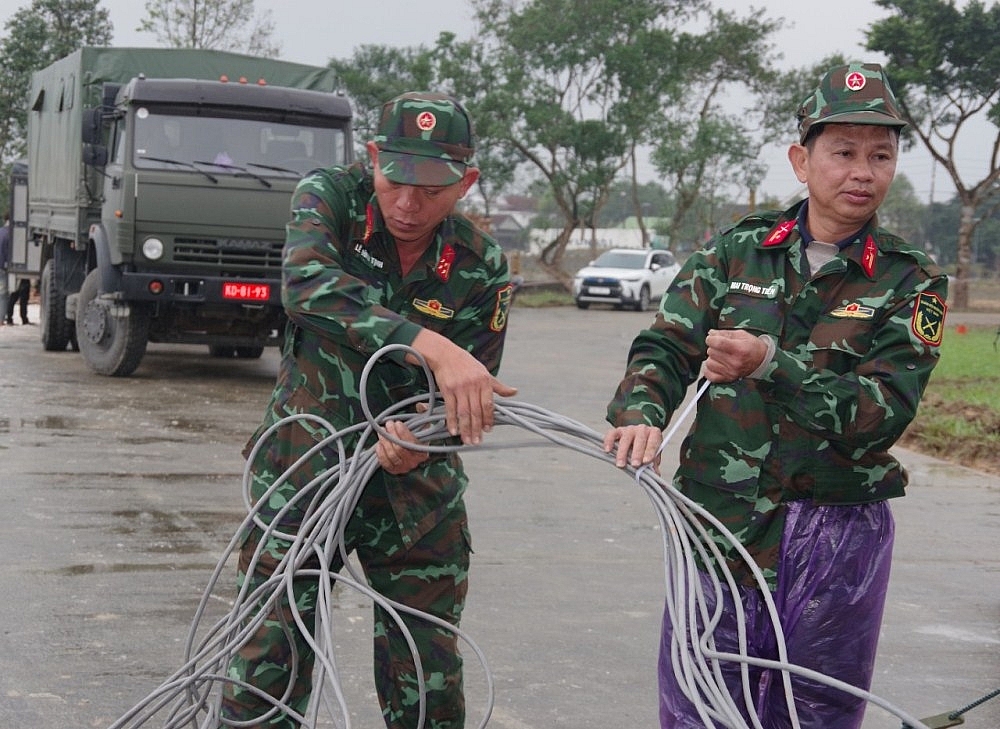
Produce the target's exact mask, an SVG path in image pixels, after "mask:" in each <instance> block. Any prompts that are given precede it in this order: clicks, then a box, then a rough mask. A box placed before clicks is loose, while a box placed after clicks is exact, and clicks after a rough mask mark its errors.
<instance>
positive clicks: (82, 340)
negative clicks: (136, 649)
mask: <svg viewBox="0 0 1000 729" xmlns="http://www.w3.org/2000/svg"><path fill="white" fill-rule="evenodd" d="M100 285H101V273H100V271H99V270H97V269H96V268H95V269H94V270H93V271H91V272H90V273H88V274H87V278H86V279H84V281H83V286H81V287H80V297H79V300H78V301H77V310H76V340H77V343H78V344H79V345H80V352H81V353H82V354H83V358H84V359H85V360H86V361H87V364H88V365H90V368H91V369H92V370H94V372H96V373H97V374H99V375H108V376H109V377H128V376H129V375H131V374H132V373H133V372H135V369H136V367H138V366H139V363H140V362H141V361H142V357H143V355H145V354H146V343H147V342H148V341H149V313H148V312H147V311H145V310H144V309H142V308H141V307H138V306H134V305H131V304H127V303H122V302H110V301H104V300H102V299H100V298H98V293H99V292H100ZM114 309H119V311H118V312H116V311H114ZM121 309H124V311H121ZM122 314H124V315H122Z"/></svg>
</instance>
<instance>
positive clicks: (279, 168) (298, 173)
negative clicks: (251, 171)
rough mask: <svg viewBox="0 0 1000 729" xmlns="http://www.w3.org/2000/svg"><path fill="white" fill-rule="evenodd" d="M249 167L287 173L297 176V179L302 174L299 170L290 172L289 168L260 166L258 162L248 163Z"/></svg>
mask: <svg viewBox="0 0 1000 729" xmlns="http://www.w3.org/2000/svg"><path fill="white" fill-rule="evenodd" d="M247 167H257V168H258V169H262V170H273V171H274V172H287V173H288V174H290V175H295V176H296V177H298V176H299V175H301V174H302V173H301V172H299V171H298V170H290V169H288V168H287V167H275V166H274V165H260V164H257V163H256V162H247Z"/></svg>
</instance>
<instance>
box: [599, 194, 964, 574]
mask: <svg viewBox="0 0 1000 729" xmlns="http://www.w3.org/2000/svg"><path fill="white" fill-rule="evenodd" d="M801 204H802V203H799V204H797V205H796V206H794V207H792V208H791V209H790V210H788V211H785V212H784V213H778V212H773V213H765V214H757V215H751V216H748V217H746V218H744V219H743V220H741V221H740V222H739V223H737V224H736V225H735V226H734V227H732V228H731V229H729V230H726V231H724V232H722V233H721V234H719V235H718V236H716V237H715V238H714V239H713V240H711V241H710V242H709V243H708V244H707V245H706V247H705V248H704V249H703V250H701V251H698V252H696V253H695V254H693V255H692V256H691V258H690V259H689V260H688V261H687V262H686V263H685V265H684V266H683V268H682V270H681V271H680V273H679V274H678V275H677V277H676V279H675V280H674V282H673V284H672V285H671V287H670V289H669V290H668V292H667V294H666V295H665V296H664V298H663V300H662V302H661V304H660V310H659V313H658V315H657V317H656V320H655V321H654V323H653V325H652V326H651V327H650V328H649V329H647V330H644V331H642V332H640V333H639V335H638V336H637V337H636V339H635V341H634V342H633V344H632V347H631V351H630V353H629V362H628V368H627V371H626V373H625V377H624V379H623V380H622V382H621V384H620V385H619V388H618V391H617V393H616V394H615V397H614V399H613V400H612V401H611V403H610V405H609V406H608V420H609V422H611V424H612V425H615V426H621V425H630V424H649V425H655V426H657V427H661V428H662V427H665V426H666V425H667V423H668V421H669V419H670V416H671V414H672V413H673V412H674V410H675V409H676V408H677V407H678V406H679V405H680V403H681V401H682V400H683V398H684V395H685V393H686V390H687V388H688V386H689V385H690V384H691V383H692V382H693V381H694V380H695V379H696V377H697V376H698V373H699V369H700V367H701V364H702V362H703V360H704V359H705V337H706V335H707V333H708V331H709V329H713V328H739V329H746V330H748V331H750V332H753V333H754V334H758V335H760V334H766V335H769V336H770V337H772V338H773V339H774V340H775V341H776V343H777V351H776V353H775V356H774V358H773V360H772V362H771V364H770V365H769V366H768V367H767V369H766V371H765V372H764V373H763V374H762V375H761V376H760V378H759V379H750V378H744V379H742V380H739V381H737V382H732V383H728V384H718V385H712V386H711V387H710V388H709V390H708V391H707V393H706V394H705V396H704V397H702V399H701V401H700V402H699V403H698V408H697V416H696V418H695V420H694V422H693V424H692V426H691V428H690V430H689V432H688V434H687V436H686V437H685V439H684V441H683V443H682V445H681V449H680V465H679V467H678V470H677V472H676V474H675V483H676V484H677V485H678V486H679V487H680V488H681V489H682V491H684V492H685V493H686V494H688V495H689V496H691V497H692V498H694V499H695V500H696V501H698V502H699V503H701V504H702V505H703V506H705V507H706V508H707V509H708V510H709V511H710V512H711V513H713V514H714V515H715V516H716V517H718V518H719V519H720V520H721V521H722V522H723V523H724V524H725V525H726V526H727V528H728V529H729V530H730V531H732V532H733V533H734V534H735V535H736V536H737V537H738V538H739V540H740V542H741V543H742V544H743V545H744V546H745V547H747V549H748V551H749V552H750V553H751V554H752V555H753V556H754V558H755V560H756V561H757V563H758V565H759V566H760V567H761V568H762V569H763V570H764V572H765V575H766V576H767V577H768V579H769V580H772V581H773V580H774V577H775V574H774V567H775V564H776V563H777V550H778V548H779V545H780V542H781V530H782V527H783V518H782V515H783V509H781V508H780V505H781V504H782V503H783V502H787V501H790V500H795V499H810V500H812V501H813V502H815V503H817V504H861V503H867V502H873V501H879V500H882V499H887V498H891V497H896V496H901V495H902V494H903V490H904V487H905V485H906V482H907V477H906V473H905V472H904V470H903V468H902V466H901V465H900V464H899V462H898V461H897V460H896V459H895V458H894V457H893V456H892V455H890V454H889V453H888V449H889V448H890V446H892V444H893V443H894V442H895V441H896V440H897V439H898V438H899V436H900V435H901V434H902V433H903V431H904V429H905V428H906V427H907V425H908V424H909V423H910V421H911V420H912V419H913V417H914V415H915V414H916V410H917V405H918V403H919V401H920V398H921V396H922V394H923V391H924V387H925V386H926V384H927V381H928V378H929V377H930V374H931V370H932V369H933V367H934V365H935V364H936V363H937V360H938V355H939V344H940V342H941V335H942V331H943V326H944V314H945V300H946V297H947V278H946V277H945V276H944V275H942V274H941V272H940V271H939V270H937V268H936V267H935V266H934V264H933V263H932V262H931V261H930V260H929V259H928V258H927V257H926V256H925V255H924V254H923V253H921V252H920V251H916V250H914V249H912V248H910V247H908V246H907V245H906V244H905V243H904V242H903V241H902V240H901V239H899V238H898V237H896V236H893V235H891V234H889V233H887V232H886V231H885V230H883V229H881V228H878V227H877V221H876V220H874V219H873V220H872V221H871V222H870V223H869V224H868V225H867V226H866V227H865V228H863V229H862V230H861V231H860V232H859V233H858V234H857V236H856V237H855V238H854V240H853V241H851V242H850V243H849V244H848V245H846V246H844V247H843V248H842V249H841V251H840V253H839V254H838V255H837V256H836V257H835V258H834V259H833V260H831V261H829V262H828V263H826V264H825V265H824V266H823V267H822V268H821V269H819V270H818V271H816V272H815V273H814V274H812V275H809V273H808V271H809V267H808V264H807V261H806V260H805V255H804V247H803V244H802V238H801V236H800V234H799V230H798V227H797V225H796V216H797V213H798V209H799V207H800V206H801ZM729 556H730V557H732V552H731V551H730V555H729ZM734 566H736V567H737V569H738V565H735V563H734ZM738 572H740V574H741V577H742V578H743V579H744V580H746V577H747V575H746V572H745V571H740V570H739V569H738ZM772 584H773V583H772Z"/></svg>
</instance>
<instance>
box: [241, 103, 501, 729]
mask: <svg viewBox="0 0 1000 729" xmlns="http://www.w3.org/2000/svg"><path fill="white" fill-rule="evenodd" d="M368 152H369V156H370V160H371V163H372V169H371V170H370V171H369V170H368V169H366V168H365V167H364V166H363V165H361V164H356V165H354V166H351V167H347V168H333V169H327V170H321V171H316V172H313V173H311V174H310V175H308V176H307V177H306V178H304V179H303V180H302V181H301V182H300V183H299V185H298V187H297V189H296V191H295V194H294V198H293V202H292V217H291V222H290V223H289V224H288V228H287V241H286V245H285V250H284V264H283V283H282V299H283V302H284V305H285V309H286V311H287V313H288V316H289V319H290V324H289V328H288V332H287V338H286V343H285V346H284V352H283V356H282V360H281V368H280V372H279V374H278V381H277V385H276V386H275V389H274V393H273V395H272V397H271V402H270V405H269V406H268V408H267V413H266V417H265V419H264V423H263V425H262V426H261V428H260V429H259V430H258V431H257V433H256V434H255V435H254V437H253V438H252V439H251V441H250V444H248V450H247V454H249V453H250V450H249V449H250V447H251V446H252V444H253V443H255V442H256V440H257V438H258V436H260V434H261V433H263V432H264V430H266V429H267V428H268V427H270V426H271V425H273V424H275V423H278V422H279V421H281V420H282V419H283V418H285V417H286V416H290V415H293V414H297V413H305V412H308V413H314V414H316V415H320V416H322V417H323V418H325V419H326V420H327V421H329V422H330V423H331V424H332V425H333V426H334V427H335V428H338V429H341V428H346V427H348V426H350V425H353V424H356V423H360V422H363V421H364V419H365V418H364V414H363V412H362V409H361V402H360V396H359V393H358V384H359V383H358V380H359V377H360V374H361V371H362V369H363V367H364V366H365V364H366V362H367V361H368V359H369V357H370V356H371V355H372V354H373V353H374V352H375V351H376V350H378V349H379V348H381V347H382V346H384V345H387V344H392V343H398V344H404V345H409V346H411V347H412V348H413V349H415V350H416V351H417V352H419V353H420V354H421V355H422V356H423V357H424V358H425V359H426V362H427V363H428V365H429V367H430V369H431V371H432V372H433V375H434V380H435V383H436V386H437V388H438V392H439V393H440V394H441V396H442V397H443V398H444V400H445V406H446V424H447V428H448V430H449V433H451V435H452V437H453V442H456V443H457V442H458V441H459V439H460V440H461V442H463V443H466V444H475V443H478V442H480V440H481V437H482V434H483V432H484V431H488V430H489V429H490V428H491V426H492V424H493V397H494V395H500V396H509V395H513V394H514V393H515V392H516V391H515V390H514V389H513V388H510V387H507V386H506V385H504V384H503V383H501V382H500V381H499V380H497V379H496V377H495V375H496V372H497V369H498V367H499V365H500V356H501V352H502V349H503V341H504V333H505V327H506V322H507V312H508V308H509V304H510V299H511V285H510V281H509V274H508V267H507V262H506V259H505V257H504V255H503V253H502V251H501V249H500V247H499V245H497V243H496V242H495V241H493V240H492V239H491V238H490V237H488V236H487V235H486V234H485V233H483V232H482V231H481V230H479V229H478V228H476V227H475V226H474V225H473V224H472V223H471V222H470V221H469V220H468V219H467V218H465V217H464V216H462V215H459V214H457V213H455V212H454V206H455V204H456V203H457V201H458V200H459V199H460V198H461V197H462V196H464V195H465V193H466V192H467V190H468V189H469V188H470V186H471V185H472V184H473V183H474V182H475V181H476V179H477V177H478V170H477V169H476V168H475V167H473V166H472V155H473V140H472V129H471V123H470V120H469V118H468V116H467V114H466V112H465V110H464V109H463V108H462V106H461V105H460V104H458V102H456V101H455V100H453V99H452V98H450V97H447V96H444V95H441V94H433V93H422V92H421V93H416V92H414V93H409V94H404V95H402V96H400V97H398V98H396V99H393V100H392V101H390V102H388V103H387V104H386V105H385V106H384V108H383V110H382V116H381V121H380V124H379V128H378V133H377V135H376V136H375V137H374V139H373V141H371V142H369V143H368ZM407 358H408V359H409V360H411V361H404V360H403V358H402V357H401V356H393V357H388V358H384V359H383V360H381V361H379V362H378V363H377V364H376V365H375V367H374V369H373V371H372V374H371V377H370V380H369V382H368V391H367V395H368V398H369V403H370V406H371V410H372V412H373V413H378V412H381V411H382V410H383V409H384V408H386V407H387V406H389V405H391V404H393V403H396V402H398V401H400V400H401V399H405V398H407V397H410V396H413V395H415V394H417V393H420V392H426V389H427V388H426V383H425V381H424V379H425V378H424V376H423V373H422V371H421V370H420V369H419V368H418V367H416V366H414V365H415V363H416V359H415V358H413V355H407ZM386 427H387V429H388V430H389V431H390V432H391V433H392V434H393V435H395V436H396V437H398V438H399V439H401V440H404V441H410V442H414V441H415V440H416V439H415V437H414V435H413V434H412V433H411V432H410V431H409V430H408V429H407V428H406V426H405V425H404V424H402V423H401V422H399V421H395V422H391V423H389V424H387V426H386ZM317 430H318V429H317V428H314V427H313V426H311V425H310V424H308V423H306V422H305V421H301V420H300V421H296V422H290V423H288V424H285V425H283V426H281V427H280V429H279V430H278V431H277V433H276V434H275V435H274V436H272V437H271V439H270V440H269V441H268V445H267V447H265V448H262V449H260V450H259V452H258V454H257V456H256V458H255V460H254V462H253V463H252V464H251V474H252V493H253V495H254V498H255V499H260V497H261V495H262V494H263V493H264V492H266V491H267V490H268V488H270V487H271V485H272V484H273V483H275V481H276V479H277V478H278V477H279V476H280V475H281V474H282V473H283V472H284V471H285V470H286V469H287V468H288V467H289V466H291V465H292V464H293V463H295V462H296V461H297V460H298V459H299V457H300V456H302V455H303V454H304V453H305V452H306V451H308V450H309V448H310V447H312V446H313V445H314V444H315V443H316V440H317V439H318V438H321V437H322V436H324V435H326V433H320V432H317ZM354 444H355V443H354V441H353V440H351V439H348V442H347V443H346V445H347V448H348V449H352V448H353V447H354ZM376 454H377V456H378V460H379V462H380V465H381V466H382V469H381V470H380V471H378V472H376V474H375V475H374V476H373V477H372V478H371V479H370V481H369V482H368V484H367V485H366V486H365V488H364V492H363V495H362V497H361V499H360V502H359V503H358V506H357V509H356V511H355V512H354V514H353V516H352V518H351V519H350V521H349V523H348V524H347V527H346V542H347V545H348V547H349V548H350V549H352V550H354V551H355V553H356V554H357V556H358V558H359V561H360V562H361V564H362V566H363V567H364V569H365V574H366V577H367V579H368V581H369V583H370V584H371V586H372V587H373V588H374V589H376V590H377V591H378V592H380V593H382V594H383V595H386V596H388V597H390V598H391V599H393V600H396V601H399V602H401V603H404V604H406V605H408V606H410V607H412V608H414V609H416V610H420V611H425V612H428V613H430V614H432V615H435V616H437V617H439V618H441V619H443V620H445V621H447V622H449V623H451V624H454V625H458V623H459V618H460V616H461V613H462V608H463V605H464V601H465V596H466V590H467V573H468V568H469V554H470V548H469V534H468V526H467V518H466V510H465V504H464V501H463V496H462V495H463V492H464V490H465V487H466V482H467V480H466V476H465V473H464V472H463V469H462V464H461V461H460V460H459V458H458V456H457V455H455V454H454V453H451V454H433V455H430V456H429V455H428V454H427V453H423V452H420V451H415V450H411V449H406V448H405V447H402V446H399V445H398V444H393V443H392V442H391V441H389V440H388V439H381V440H380V441H379V443H378V444H377V446H376ZM336 461H337V454H336V452H335V451H334V450H333V449H331V450H330V451H329V452H325V453H321V454H319V455H316V456H314V457H313V458H312V459H311V460H310V461H308V462H307V463H305V464H302V465H300V466H299V467H297V468H296V469H295V471H294V473H293V475H292V476H291V478H289V479H288V481H287V483H285V484H284V485H283V486H281V487H280V488H279V490H278V491H277V493H276V494H275V495H274V496H273V497H271V498H269V499H268V502H267V504H264V505H258V506H259V508H260V512H261V516H262V517H263V519H264V520H265V521H266V522H268V523H270V521H271V520H273V519H274V517H275V515H276V513H277V511H278V510H279V509H280V507H281V505H282V504H284V503H287V502H288V501H289V500H290V499H291V498H292V497H293V496H294V494H295V493H296V491H297V490H298V489H301V488H302V487H303V486H305V485H306V484H308V483H309V482H310V481H311V480H312V479H313V478H314V477H315V475H316V474H317V473H320V472H322V471H324V470H327V469H330V468H331V467H333V466H334V465H335V464H336ZM305 508H306V505H305V504H303V505H302V506H301V507H297V508H295V509H294V510H292V511H291V512H289V513H288V514H287V516H284V517H283V519H282V522H281V525H280V526H281V529H282V530H283V531H284V532H285V533H289V532H295V530H296V529H297V527H298V526H299V525H300V523H301V522H302V520H303V516H304V510H305ZM263 536H264V535H263V534H262V532H261V531H260V530H259V529H256V528H255V529H253V530H251V532H250V533H249V534H247V535H246V540H245V543H244V545H243V547H242V550H241V555H240V562H241V567H240V572H241V580H242V579H244V578H245V573H246V571H247V569H248V567H249V564H250V561H251V559H252V558H253V556H254V553H255V550H256V549H257V547H258V544H259V543H260V541H261V539H262V537H263ZM266 540H267V543H266V544H265V545H264V548H263V552H262V556H261V561H260V562H259V563H258V566H257V569H256V571H255V574H254V575H253V576H252V577H251V579H252V580H253V584H260V582H261V581H263V580H266V579H267V577H268V576H269V574H270V573H271V572H273V570H274V568H275V567H276V565H277V564H278V562H279V561H280V559H281V557H282V555H283V554H284V553H285V551H286V550H287V549H288V546H289V543H288V542H287V541H284V540H282V539H279V538H277V537H275V536H273V535H269V536H267V537H266ZM341 566H342V565H341V564H339V563H338V564H334V565H332V568H333V569H334V570H337V569H339V568H340V567H341ZM297 584H298V588H297V592H296V601H297V607H298V609H299V611H300V612H301V613H302V614H303V615H305V616H306V620H307V623H309V624H310V627H311V623H312V620H313V618H312V616H313V615H314V609H315V603H316V594H317V584H316V581H315V579H313V580H309V579H305V578H303V579H301V580H300V581H299V583H297ZM276 612H277V611H276ZM284 613H285V614H284V619H285V620H286V621H288V622H291V617H292V613H291V611H290V610H289V609H288V606H287V605H286V606H285V607H284ZM270 617H271V619H269V620H268V622H267V623H266V624H264V625H263V626H262V627H261V629H260V630H259V631H258V632H257V633H256V635H255V636H254V637H253V639H252V640H251V641H250V642H249V643H248V644H247V645H246V646H244V647H243V648H241V649H240V650H239V653H238V655H236V656H235V657H234V659H233V660H232V662H231V665H230V668H229V675H230V676H231V677H234V678H236V679H238V680H241V681H246V682H248V683H250V684H252V685H255V686H257V687H258V688H260V689H262V690H264V691H266V692H268V693H269V694H271V695H273V696H275V697H282V696H283V695H284V693H285V691H286V689H287V688H288V686H289V682H290V681H291V682H292V683H293V684H294V685H293V686H292V688H291V693H290V698H289V699H288V704H289V705H290V706H292V707H293V708H294V709H295V710H297V711H299V712H304V711H305V707H306V705H307V703H308V700H309V694H310V692H311V678H310V674H311V670H312V666H313V663H314V655H313V653H312V651H311V650H310V648H309V646H308V645H307V643H306V642H305V641H304V640H303V639H302V637H301V635H299V634H298V631H297V630H296V631H293V632H294V633H295V635H296V645H295V646H294V647H293V646H290V645H289V644H288V641H287V640H286V638H285V633H284V631H283V628H282V625H281V623H282V620H281V617H282V616H280V615H278V614H276V613H275V614H272V615H271V616H270ZM406 624H407V627H408V628H409V630H410V631H411V633H412V635H413V637H414V639H415V641H416V645H417V647H418V648H419V651H420V658H421V661H422V665H423V671H424V678H425V680H426V686H427V714H426V721H425V724H424V726H426V727H428V729H449V728H450V729H458V728H460V727H462V726H463V723H464V713H465V708H464V698H463V691H462V659H461V657H460V655H459V652H458V646H457V641H456V639H455V636H454V635H453V634H452V633H451V632H450V631H445V630H442V629H439V628H436V627H434V626H433V625H431V624H429V623H427V622H426V621H422V620H420V619H418V618H412V617H406ZM293 627H294V625H293ZM374 635H375V641H374V642H375V645H374V664H375V681H376V688H377V690H378V695H379V700H380V703H381V705H382V709H383V715H384V718H385V723H386V725H387V726H388V727H392V728H403V727H415V726H416V724H417V719H418V708H419V707H418V703H419V696H418V694H417V691H416V686H417V677H416V675H415V668H414V662H413V660H412V657H411V655H410V650H409V648H408V646H407V643H406V641H405V639H404V636H403V632H402V631H401V630H400V629H399V628H398V627H397V626H396V625H395V624H394V622H393V621H392V619H391V618H390V617H389V616H388V614H386V612H385V611H384V610H383V609H381V608H380V607H378V606H377V605H376V607H375V624H374ZM293 651H295V655H297V657H298V661H297V663H296V665H292V664H293V662H294V661H293ZM270 709H271V705H270V704H269V703H268V702H266V701H262V700H259V699H258V698H257V697H256V696H255V695H254V694H253V693H252V692H250V691H247V690H245V689H241V688H240V687H239V686H237V685H234V684H227V685H226V686H225V689H224V697H223V716H224V717H225V718H226V719H230V720H236V721H244V722H248V723H246V724H241V725H240V726H254V727H257V726H260V727H264V726H266V727H292V726H296V724H295V723H294V722H293V721H292V720H291V719H290V718H288V717H287V716H284V715H282V714H280V713H278V714H277V715H276V716H271V717H270V718H268V719H266V720H263V719H258V720H257V721H255V719H257V718H258V717H262V716H263V715H264V714H265V713H266V712H268V711H269V710H270ZM272 714H274V712H272Z"/></svg>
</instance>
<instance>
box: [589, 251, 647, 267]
mask: <svg viewBox="0 0 1000 729" xmlns="http://www.w3.org/2000/svg"><path fill="white" fill-rule="evenodd" d="M645 266H646V254H645V253H644V252H642V251H605V252H604V253H602V254H601V255H599V256H598V257H597V260H596V261H594V267H595V268H645Z"/></svg>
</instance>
